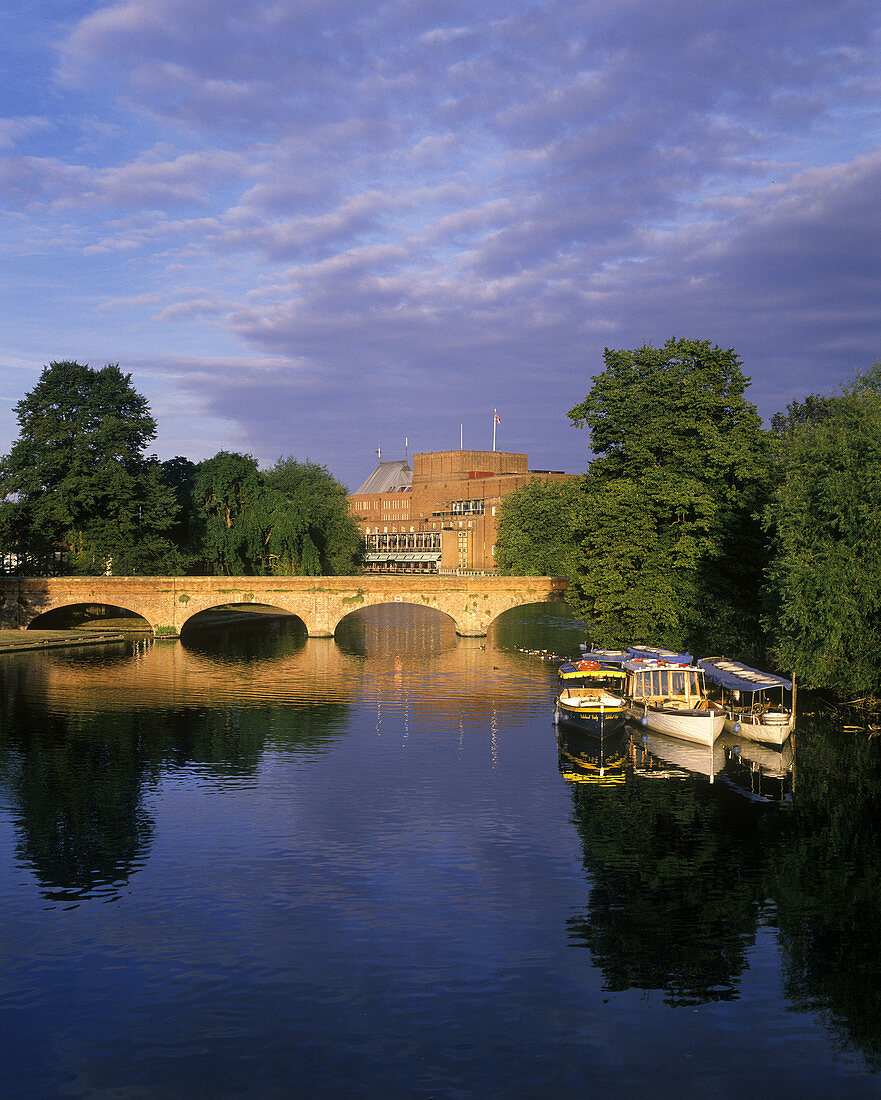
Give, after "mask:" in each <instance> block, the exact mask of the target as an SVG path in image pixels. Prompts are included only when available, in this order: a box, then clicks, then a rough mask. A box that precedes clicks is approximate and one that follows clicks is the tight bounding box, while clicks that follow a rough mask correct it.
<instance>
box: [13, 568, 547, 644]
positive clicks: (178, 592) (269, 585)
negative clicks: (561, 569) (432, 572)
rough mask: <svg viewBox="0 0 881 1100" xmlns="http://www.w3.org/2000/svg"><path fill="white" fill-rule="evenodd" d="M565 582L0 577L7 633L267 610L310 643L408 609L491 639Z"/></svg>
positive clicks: (165, 624)
mask: <svg viewBox="0 0 881 1100" xmlns="http://www.w3.org/2000/svg"><path fill="white" fill-rule="evenodd" d="M567 587H568V583H567V581H566V580H565V579H564V578H561V577H501V576H473V577H468V576H456V577H439V576H419V575H416V574H414V575H410V576H408V575H399V576H391V575H382V574H376V575H365V576H361V577H51V578H49V577H0V628H3V629H7V630H9V629H16V628H19V629H22V630H24V629H27V627H28V626H30V625H31V624H32V623H33V621H34V619H35V618H37V616H39V615H41V614H43V613H44V612H46V611H51V610H53V609H54V608H57V607H66V606H70V605H72V604H110V605H112V606H114V607H124V608H126V609H127V610H129V611H133V612H135V613H136V614H138V615H142V616H143V617H144V618H145V619H146V620H147V622H148V623H150V625H151V626H152V627H153V630H154V632H156V633H179V632H180V629H181V627H182V626H183V625H184V624H185V623H186V621H187V619H189V618H191V617H192V616H193V615H195V614H196V613H197V612H199V611H207V610H208V609H210V608H213V607H218V606H220V605H223V604H265V605H268V606H270V607H277V608H280V609H281V610H283V611H288V612H291V613H293V614H294V615H297V616H298V617H299V618H300V619H302V620H303V622H304V623H305V625H306V629H307V631H308V633H309V636H310V637H313V638H323V637H332V636H333V633H334V631H335V630H336V627H337V624H338V623H339V622H340V620H341V619H343V618H344V617H345V616H346V615H348V614H349V613H350V612H352V611H356V610H358V609H359V608H361V607H370V606H371V605H373V604H381V603H409V604H417V605H419V606H420V607H431V608H434V609H436V610H437V611H441V612H443V613H444V614H445V615H449V616H450V618H451V619H452V620H453V622H454V623H455V625H456V632H457V633H458V634H461V635H465V636H478V637H479V636H482V635H484V634H486V631H487V628H488V627H489V624H490V623H491V622H492V621H493V619H496V618H498V616H499V615H501V614H502V612H503V611H508V610H510V609H511V608H512V607H519V606H521V605H522V604H529V603H542V602H544V601H546V600H560V599H562V598H563V597H564V595H565V593H566V590H567Z"/></svg>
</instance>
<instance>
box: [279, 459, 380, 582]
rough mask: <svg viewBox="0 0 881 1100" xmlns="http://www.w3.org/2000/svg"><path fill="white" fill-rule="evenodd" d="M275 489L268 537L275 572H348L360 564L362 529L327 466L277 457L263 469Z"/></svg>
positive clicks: (309, 574) (344, 492) (344, 491)
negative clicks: (267, 467) (271, 465)
mask: <svg viewBox="0 0 881 1100" xmlns="http://www.w3.org/2000/svg"><path fill="white" fill-rule="evenodd" d="M264 480H265V483H266V485H267V487H268V489H269V490H270V492H271V494H272V512H271V514H270V534H269V539H268V542H267V550H268V554H269V561H270V565H271V568H272V572H273V573H282V574H300V575H303V576H317V575H320V574H337V575H349V574H352V573H355V572H357V571H358V569H359V567H360V564H361V532H360V530H359V528H358V524H357V523H356V522H355V520H354V519H353V518H352V516H351V514H350V512H349V504H348V500H347V495H346V488H345V486H344V485H342V484H340V482H338V481H337V480H336V478H334V477H333V475H332V474H331V473H330V471H329V470H328V469H327V467H326V466H320V465H318V463H315V462H310V461H309V460H308V459H307V460H306V461H305V462H298V461H297V460H296V459H294V458H290V457H289V458H279V460H278V462H276V464H275V465H274V466H273V467H272V469H270V470H267V471H266V472H265V474H264Z"/></svg>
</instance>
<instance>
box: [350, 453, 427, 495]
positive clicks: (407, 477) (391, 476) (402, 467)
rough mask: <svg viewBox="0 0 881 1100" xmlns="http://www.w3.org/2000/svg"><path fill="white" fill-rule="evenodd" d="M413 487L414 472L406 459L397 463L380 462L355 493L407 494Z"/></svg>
mask: <svg viewBox="0 0 881 1100" xmlns="http://www.w3.org/2000/svg"><path fill="white" fill-rule="evenodd" d="M412 487H413V471H412V470H411V469H410V467H409V466H408V465H407V462H406V461H405V460H404V459H399V460H398V461H397V462H380V463H379V465H378V466H377V467H376V469H375V470H374V471H373V473H372V474H371V475H370V477H368V479H367V480H366V481H365V482H364V484H363V485H362V486H361V488H360V489H359V490H358V491H357V493H355V494H354V495H355V496H360V495H361V494H362V493H405V492H409V491H410V489H412Z"/></svg>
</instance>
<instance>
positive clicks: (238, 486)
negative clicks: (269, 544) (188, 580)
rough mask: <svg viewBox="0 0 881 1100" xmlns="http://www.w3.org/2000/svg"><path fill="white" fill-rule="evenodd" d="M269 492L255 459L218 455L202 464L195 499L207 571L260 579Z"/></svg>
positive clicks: (197, 473) (239, 455)
mask: <svg viewBox="0 0 881 1100" xmlns="http://www.w3.org/2000/svg"><path fill="white" fill-rule="evenodd" d="M267 495H268V494H267V490H266V486H265V485H264V483H263V478H262V477H261V475H260V471H259V470H258V468H257V463H256V462H255V460H254V459H253V458H252V457H251V455H243V454H237V453H235V452H231V451H219V452H218V453H217V454H216V455H215V456H214V457H213V458H209V459H206V460H205V461H204V462H202V463H200V464H199V467H198V470H197V472H196V477H195V480H194V484H193V499H194V502H195V504H196V508H197V509H198V514H199V517H200V520H201V530H200V539H199V552H200V557H201V560H202V564H203V566H204V567H205V568H207V570H208V571H210V572H213V573H220V574H225V575H227V576H250V575H255V576H260V575H262V574H264V573H266V572H267V569H266V564H265V538H266V535H265V528H266V513H267Z"/></svg>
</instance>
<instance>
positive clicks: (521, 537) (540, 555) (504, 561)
mask: <svg viewBox="0 0 881 1100" xmlns="http://www.w3.org/2000/svg"><path fill="white" fill-rule="evenodd" d="M583 527H584V490H583V488H582V481H581V478H569V479H567V480H566V481H551V480H549V479H539V478H536V479H535V480H534V481H531V482H529V484H527V485H524V486H523V487H522V488H520V489H517V490H516V491H515V492H513V493H509V494H508V495H507V496H506V497H505V498H504V499H503V501H502V507H501V514H500V516H499V526H498V538H497V543H496V566H497V568H498V569H499V571H500V572H501V573H506V574H515V575H518V576H522V577H528V576H539V577H571V576H573V575H574V573H575V567H576V558H577V551H578V545H579V542H580V540H581V537H582V532H583Z"/></svg>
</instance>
